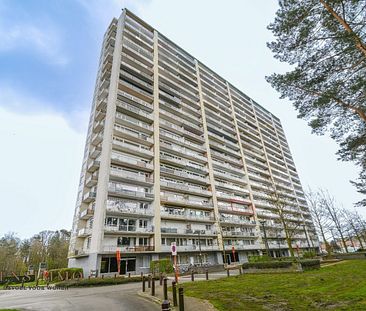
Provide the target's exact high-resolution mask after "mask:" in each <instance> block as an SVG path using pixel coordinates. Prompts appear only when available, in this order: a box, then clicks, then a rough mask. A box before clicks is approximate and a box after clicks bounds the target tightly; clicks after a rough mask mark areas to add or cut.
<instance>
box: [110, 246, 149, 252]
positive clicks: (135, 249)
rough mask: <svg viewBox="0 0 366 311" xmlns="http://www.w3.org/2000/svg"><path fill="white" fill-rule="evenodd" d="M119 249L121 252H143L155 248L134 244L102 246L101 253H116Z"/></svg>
mask: <svg viewBox="0 0 366 311" xmlns="http://www.w3.org/2000/svg"><path fill="white" fill-rule="evenodd" d="M117 250H119V251H120V252H121V253H145V252H153V251H154V250H155V248H154V246H152V245H136V246H108V245H105V246H103V253H108V254H116V251H117Z"/></svg>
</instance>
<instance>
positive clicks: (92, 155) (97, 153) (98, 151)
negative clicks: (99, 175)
mask: <svg viewBox="0 0 366 311" xmlns="http://www.w3.org/2000/svg"><path fill="white" fill-rule="evenodd" d="M101 152H102V147H98V146H93V147H92V148H91V149H90V153H89V157H90V158H92V159H95V158H97V157H99V156H100V154H101Z"/></svg>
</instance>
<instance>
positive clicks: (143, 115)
mask: <svg viewBox="0 0 366 311" xmlns="http://www.w3.org/2000/svg"><path fill="white" fill-rule="evenodd" d="M117 107H120V108H121V109H122V110H123V111H125V112H126V113H127V114H131V115H132V116H133V117H135V118H140V119H142V120H143V121H145V122H152V121H153V120H154V116H153V114H152V113H148V112H146V111H145V110H142V109H140V108H137V107H135V106H133V105H131V104H127V103H125V102H122V101H120V100H117Z"/></svg>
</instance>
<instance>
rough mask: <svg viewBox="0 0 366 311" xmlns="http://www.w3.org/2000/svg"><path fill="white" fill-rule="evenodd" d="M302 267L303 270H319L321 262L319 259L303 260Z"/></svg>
mask: <svg viewBox="0 0 366 311" xmlns="http://www.w3.org/2000/svg"><path fill="white" fill-rule="evenodd" d="M300 264H301V267H302V268H303V270H311V269H319V268H320V260H319V259H303V260H300Z"/></svg>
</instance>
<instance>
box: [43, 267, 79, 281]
mask: <svg viewBox="0 0 366 311" xmlns="http://www.w3.org/2000/svg"><path fill="white" fill-rule="evenodd" d="M48 272H49V275H50V277H51V273H52V280H53V281H63V280H65V279H66V272H67V276H68V278H69V279H77V278H82V277H83V269H82V268H61V269H52V270H49V271H48Z"/></svg>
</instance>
